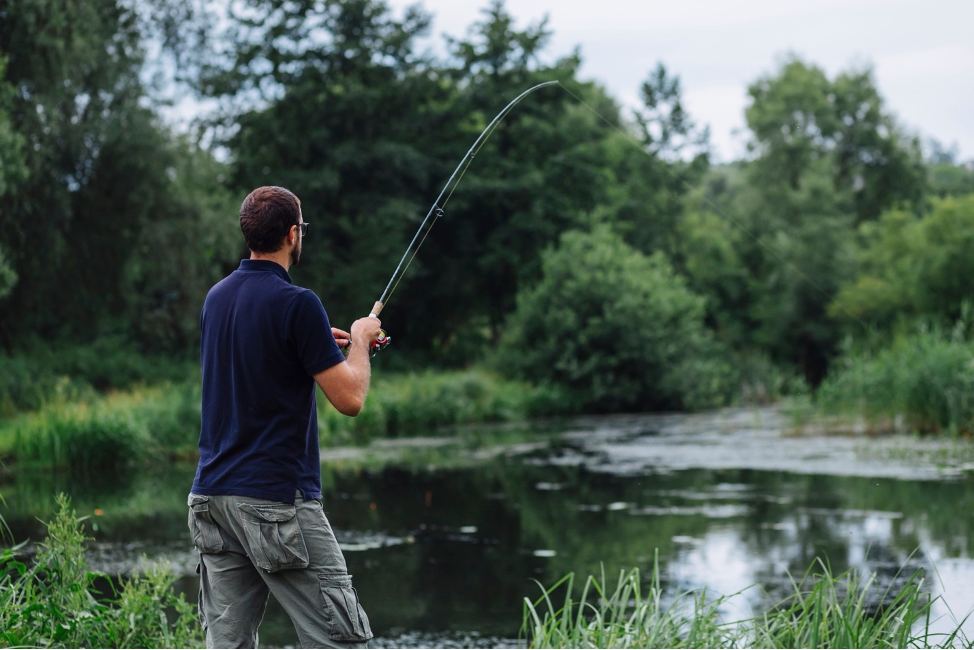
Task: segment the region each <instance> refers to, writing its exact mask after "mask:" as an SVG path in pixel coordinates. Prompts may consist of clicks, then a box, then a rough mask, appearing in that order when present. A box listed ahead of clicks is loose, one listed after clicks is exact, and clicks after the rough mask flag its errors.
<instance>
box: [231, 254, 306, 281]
mask: <svg viewBox="0 0 974 650" xmlns="http://www.w3.org/2000/svg"><path fill="white" fill-rule="evenodd" d="M239 270H240V271H270V272H271V273H276V274H277V275H279V276H280V278H281V279H282V280H284V281H285V282H287V283H288V284H294V282H292V281H291V275H290V274H289V273H288V272H287V271H285V270H284V267H283V266H281V265H280V264H278V263H277V262H272V261H270V260H240V269H239Z"/></svg>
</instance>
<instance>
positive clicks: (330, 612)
mask: <svg viewBox="0 0 974 650" xmlns="http://www.w3.org/2000/svg"><path fill="white" fill-rule="evenodd" d="M318 581H319V582H320V583H321V594H322V595H323V596H324V597H325V626H326V627H327V628H328V636H329V637H331V639H332V640H334V641H368V640H369V639H371V638H372V628H371V626H369V617H368V616H366V615H365V610H364V609H362V605H360V604H359V602H358V592H357V591H355V588H354V587H352V576H350V575H348V574H347V573H322V574H318Z"/></svg>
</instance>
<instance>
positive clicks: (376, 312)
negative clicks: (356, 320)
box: [369, 300, 382, 318]
mask: <svg viewBox="0 0 974 650" xmlns="http://www.w3.org/2000/svg"><path fill="white" fill-rule="evenodd" d="M381 311H382V301H381V300H376V301H375V304H374V305H372V313H370V314H369V316H371V317H372V318H378V317H379V313H380V312H381Z"/></svg>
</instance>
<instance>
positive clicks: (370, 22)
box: [0, 0, 974, 411]
mask: <svg viewBox="0 0 974 650" xmlns="http://www.w3.org/2000/svg"><path fill="white" fill-rule="evenodd" d="M223 7H224V5H222V4H220V3H209V2H206V0H199V1H198V2H194V3H183V2H176V1H175V0H167V1H166V2H154V3H151V4H150V3H148V2H142V1H141V0H129V1H126V0H92V1H90V2H86V3H61V2H54V1H52V0H22V1H20V2H17V3H12V4H8V5H6V6H5V8H4V9H3V11H0V66H2V67H0V70H2V75H0V78H2V83H0V343H2V345H3V347H4V348H5V349H6V352H7V354H8V355H9V356H10V357H11V358H16V357H18V355H20V356H22V355H29V354H32V352H31V351H32V350H34V351H36V350H37V349H38V348H40V347H47V346H49V345H51V342H54V341H56V342H58V345H61V346H68V347H71V346H82V345H88V344H89V343H90V342H91V341H93V340H96V341H103V340H110V341H113V342H117V345H114V347H115V348H117V349H119V350H125V351H126V354H128V353H129V352H132V353H138V354H147V355H148V354H155V355H165V356H166V357H168V358H173V357H179V356H187V357H189V358H192V356H193V355H194V354H195V346H196V345H197V319H198V314H199V309H200V306H201V304H202V300H203V297H204V296H205V293H206V291H207V290H208V289H209V287H210V286H211V285H212V284H213V283H214V282H216V281H217V280H219V279H220V278H221V277H223V276H224V275H225V274H226V273H228V272H229V271H230V270H232V269H233V268H234V267H235V266H236V264H237V260H238V259H239V258H240V257H241V256H243V255H244V254H245V252H246V251H245V250H244V246H243V242H242V239H241V237H240V236H239V232H238V228H237V223H236V218H235V216H236V212H237V207H238V205H239V202H240V201H241V200H242V198H243V197H244V196H245V195H246V193H247V192H249V191H250V189H253V188H254V187H256V186H259V185H265V184H274V185H281V186H284V187H288V188H289V189H291V190H293V191H294V192H295V193H296V194H297V195H298V196H299V197H300V198H301V200H302V206H303V211H304V217H305V220H307V221H309V222H311V223H312V226H311V232H310V234H309V237H308V238H307V239H306V241H305V245H304V252H303V256H302V263H301V265H300V267H297V268H296V269H294V271H293V275H294V277H295V280H296V282H298V283H299V284H301V285H303V286H307V287H310V288H312V289H314V290H315V291H316V292H317V293H318V295H319V296H321V298H322V300H323V302H324V304H325V306H326V308H327V309H328V311H329V314H330V316H331V317H332V320H333V322H334V323H336V324H344V323H348V322H350V321H351V320H352V319H353V318H355V317H357V316H360V315H361V314H363V313H365V312H366V311H367V310H368V308H369V307H370V306H371V304H372V302H373V301H374V300H375V299H376V298H377V297H378V296H379V294H380V293H381V291H382V289H383V287H384V286H385V283H386V281H387V279H388V277H389V275H390V274H391V272H392V270H393V269H394V268H395V265H396V263H397V262H398V260H399V257H400V256H401V255H402V252H403V250H404V249H405V248H406V245H407V244H408V242H409V240H410V238H411V237H412V235H413V233H414V232H415V230H416V228H417V226H418V225H419V222H420V220H421V219H422V217H423V216H424V215H425V214H426V211H427V210H428V209H429V206H430V203H431V202H432V200H433V199H434V198H435V197H436V195H437V194H438V192H439V189H440V187H441V186H442V184H443V182H444V181H445V179H446V178H447V177H448V176H449V174H450V172H451V171H452V170H453V168H454V166H455V165H456V164H457V162H459V159H460V156H462V154H463V152H465V151H466V150H467V148H468V147H469V146H470V144H471V143H472V142H473V140H474V139H475V138H476V137H477V135H478V134H479V133H480V132H481V130H482V129H483V128H484V127H485V126H486V125H487V123H488V122H489V121H490V119H491V118H492V117H493V115H494V114H495V113H496V112H497V111H498V110H499V109H500V108H502V107H503V106H504V105H505V104H506V103H507V102H508V101H509V100H510V99H511V98H513V97H514V96H516V95H517V94H519V93H520V92H522V91H523V90H524V89H526V88H528V87H530V86H532V85H534V84H537V83H540V82H542V81H548V80H558V81H560V82H561V83H562V85H563V86H564V88H567V89H568V90H570V91H571V93H572V94H574V95H577V96H578V97H579V98H581V99H582V100H583V102H584V104H583V103H581V102H579V101H578V100H577V99H576V98H575V97H573V96H572V94H570V93H566V92H565V91H564V90H563V89H561V88H558V87H551V88H545V89H543V90H541V91H539V92H537V93H535V94H534V95H532V96H531V97H529V98H528V99H527V100H525V101H524V102H522V103H521V104H520V105H519V106H518V107H517V109H516V110H515V111H514V112H513V113H511V114H510V115H509V117H508V118H507V119H506V120H505V121H504V122H503V123H502V124H501V125H500V126H499V128H498V129H497V131H496V132H495V133H494V135H493V136H492V137H491V138H490V140H489V141H488V142H487V144H486V146H485V147H484V148H483V149H482V150H481V152H480V153H479V154H478V156H477V157H476V160H475V161H474V163H473V164H472V165H471V166H470V168H469V171H468V172H467V174H466V176H465V177H464V179H463V183H462V184H461V185H460V187H459V189H458V190H457V192H456V194H455V195H454V196H453V197H452V200H451V201H450V203H449V205H448V206H447V210H446V213H445V215H444V216H443V217H442V218H440V219H439V221H438V222H437V224H436V227H435V228H434V229H433V230H432V231H431V234H430V235H429V239H428V240H427V242H426V243H425V244H424V247H423V249H422V252H421V254H420V255H419V256H418V257H417V258H416V259H415V261H414V262H413V264H412V266H411V267H410V269H409V273H408V274H407V275H406V277H405V279H404V280H403V282H402V285H401V286H400V287H399V288H398V289H397V292H396V293H395V295H394V298H393V300H392V301H391V303H390V304H389V306H388V309H387V310H386V311H385V312H384V313H383V321H384V324H385V325H386V327H387V329H388V330H389V331H390V332H392V333H393V335H394V338H395V341H396V342H395V346H394V347H393V348H390V350H389V351H388V352H385V353H383V355H382V356H381V357H380V363H383V364H386V365H387V367H391V368H399V369H405V368H415V367H418V366H440V367H456V366H466V365H469V364H471V363H489V364H493V365H495V366H496V367H497V368H499V369H501V370H502V371H504V372H506V373H508V374H510V375H513V376H515V377H518V378H522V379H529V380H531V381H532V382H534V383H536V384H545V383H548V384H552V385H553V386H555V387H557V388H558V389H559V390H562V391H564V395H565V396H566V403H568V404H571V405H572V406H573V407H574V408H579V409H585V410H596V411H606V410H625V409H649V408H695V407H706V406H712V405H719V404H722V403H726V402H728V401H730V400H732V399H734V397H735V396H737V395H739V394H740V392H741V387H742V385H743V386H744V388H745V391H746V392H747V393H748V394H749V395H750V396H752V397H754V398H755V399H763V398H768V399H770V398H774V397H777V396H779V395H780V394H781V393H783V392H787V391H789V390H799V389H801V388H802V387H804V386H805V385H806V384H811V385H813V386H815V385H818V383H820V382H821V381H822V380H823V378H824V377H825V376H826V375H827V373H828V371H829V368H830V363H831V362H832V360H833V359H835V358H836V356H837V355H839V354H840V353H841V352H842V350H843V348H842V345H843V341H844V340H847V339H848V337H849V336H850V335H852V336H854V337H856V338H857V339H858V340H865V339H869V340H870V341H873V342H875V341H880V345H882V344H885V343H888V342H889V341H890V340H891V339H892V338H893V337H895V335H896V332H899V331H903V330H904V328H907V329H908V328H909V327H912V326H913V325H912V324H913V323H915V322H916V320H917V319H920V320H924V321H925V322H937V323H941V324H943V325H944V326H946V327H949V326H951V324H952V323H953V322H954V321H956V319H957V318H958V316H959V315H960V313H961V305H962V303H963V302H964V300H966V299H967V297H968V293H969V290H968V289H967V288H966V286H965V282H964V279H965V278H966V277H967V276H966V275H965V274H964V271H965V270H966V265H967V264H969V263H970V262H969V261H968V260H970V259H974V256H972V255H971V253H974V204H972V201H974V199H971V198H965V197H967V196H968V195H969V194H970V193H972V192H974V171H972V170H971V169H970V167H964V166H961V165H959V164H957V161H956V160H955V159H954V156H953V155H952V154H951V152H950V151H945V150H943V148H940V149H938V150H936V151H935V152H933V155H932V156H931V155H928V156H927V157H926V158H924V155H923V152H922V150H921V146H920V140H919V137H918V136H916V135H913V134H910V133H909V132H907V131H906V130H905V129H904V128H903V127H902V126H901V125H900V124H898V123H897V122H896V121H895V120H894V119H893V117H892V114H891V112H890V111H889V109H888V108H887V107H886V106H885V105H884V103H883V100H882V97H881V96H880V93H879V91H878V89H877V87H876V84H875V79H874V77H873V75H872V73H871V71H870V70H869V69H861V68H853V69H850V70H848V71H846V72H843V73H840V74H838V75H835V76H833V77H830V76H829V75H827V74H826V73H825V72H824V71H822V70H821V69H820V68H818V67H817V66H815V65H814V64H812V63H809V62H806V61H803V60H801V59H798V58H791V59H788V60H787V61H785V62H784V63H783V64H781V65H780V66H779V67H777V68H776V69H775V70H773V71H772V72H771V73H769V74H768V75H766V76H764V77H762V78H760V79H758V80H756V81H755V82H754V83H753V84H751V86H750V87H749V89H748V92H749V95H750V98H751V102H750V104H749V106H748V108H747V111H746V119H747V125H748V128H749V131H750V153H749V155H748V157H747V159H746V160H743V161H739V162H735V163H732V164H724V165H712V164H711V163H710V159H709V158H710V157H709V150H708V141H707V130H706V129H705V128H702V127H700V126H698V125H697V124H695V123H694V121H693V119H692V117H691V116H690V115H688V114H687V112H686V111H685V109H684V107H683V104H682V99H681V87H680V82H679V78H678V77H677V76H675V75H673V74H671V73H670V72H669V71H667V70H666V69H665V67H664V66H663V65H662V64H661V65H659V66H658V67H657V68H656V69H655V70H652V71H647V76H646V81H645V82H644V83H643V85H642V87H641V89H640V90H641V93H640V96H641V106H640V107H639V108H637V109H635V110H632V109H628V108H623V107H622V106H621V105H620V104H619V102H618V101H616V100H615V99H614V98H613V97H611V96H610V95H609V94H608V93H607V92H606V90H605V89H604V88H602V87H601V86H600V85H599V84H598V83H596V82H591V81H586V80H583V79H580V78H579V68H580V65H581V58H580V56H579V55H578V54H577V53H575V54H571V55H568V56H565V57H563V58H560V59H557V60H552V59H551V58H550V57H549V56H548V55H547V53H546V49H545V48H546V46H547V44H548V42H549V40H550V37H551V32H550V31H549V30H548V28H547V26H546V25H545V23H544V22H540V23H537V24H534V25H530V26H528V27H527V28H523V29H522V28H519V27H518V26H517V25H515V23H514V21H513V19H512V17H511V15H510V14H509V13H508V12H507V10H506V9H505V7H504V6H503V5H502V4H501V3H500V2H495V3H493V4H490V5H489V6H487V7H486V8H485V9H484V11H483V14H482V17H481V20H480V21H478V22H477V23H475V24H474V25H472V26H471V27H470V29H469V31H468V32H467V33H466V34H465V35H462V36H457V37H452V38H447V39H446V41H445V43H444V46H445V50H444V52H445V53H444V54H442V55H433V54H431V53H429V51H428V50H427V49H425V48H426V47H427V46H426V45H425V44H424V41H423V40H422V39H423V38H424V37H425V36H427V35H428V33H429V29H430V25H431V16H430V15H428V14H427V13H425V12H424V11H423V10H422V9H420V8H412V9H409V10H407V11H406V12H405V13H403V14H402V15H398V14H394V13H393V12H391V11H390V10H389V9H388V8H387V7H386V5H385V4H384V3H382V2H380V1H378V0H309V1H307V2H283V1H282V0H253V1H251V2H248V3H246V4H245V5H243V4H241V5H238V4H237V3H230V4H229V9H230V10H229V12H228V13H227V15H226V16H223V17H222V18H221V19H220V20H217V19H216V18H215V17H214V12H216V11H217V10H219V9H221V8H223ZM147 71H150V72H151V71H156V72H160V71H162V72H165V73H166V75H168V76H166V75H163V76H166V78H168V79H169V81H167V82H165V83H163V84H162V85H159V84H158V83H157V82H155V81H154V80H153V78H152V75H150V74H149V73H148V72H147ZM173 71H175V73H173ZM173 88H176V89H179V92H185V93H191V94H192V95H193V96H194V97H195V98H196V99H198V100H201V101H203V102H204V103H205V105H207V106H212V107H213V108H212V110H210V111H209V112H208V113H207V114H206V115H205V116H204V117H203V118H201V119H199V120H198V121H197V122H195V123H194V125H193V128H192V129H191V130H190V133H189V134H184V133H176V132H174V131H173V130H172V129H170V128H169V127H167V126H166V125H165V124H164V122H163V121H162V120H161V119H160V114H161V113H160V111H161V104H162V100H161V98H162V97H163V96H165V95H166V92H171V90H172V89H173ZM954 197H956V198H954ZM884 342H885V343H884ZM7 363H8V365H9V364H10V363H12V362H7ZM10 367H13V366H12V365H11V366H10ZM0 383H2V382H0ZM108 383H109V384H110V383H111V377H108ZM0 388H2V386H0Z"/></svg>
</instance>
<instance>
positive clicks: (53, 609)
mask: <svg viewBox="0 0 974 650" xmlns="http://www.w3.org/2000/svg"><path fill="white" fill-rule="evenodd" d="M57 505H58V510H57V512H56V513H55V515H54V516H53V518H52V519H51V521H50V522H48V523H47V538H46V539H45V540H44V542H42V543H41V544H40V545H39V546H38V552H37V554H36V555H33V556H30V555H29V554H27V553H25V549H24V548H23V546H16V547H14V548H12V549H7V550H5V551H4V552H3V553H2V554H0V641H2V642H3V644H4V645H8V646H43V647H80V646H82V645H92V646H97V647H154V648H187V647H201V646H202V642H203V639H202V629H201V628H200V626H199V625H198V622H197V620H196V612H195V607H194V605H193V604H191V603H189V602H187V600H186V599H185V597H184V596H183V595H181V594H177V593H176V592H175V591H174V590H173V584H174V582H175V576H174V575H173V572H172V570H171V569H170V568H169V567H168V566H167V565H153V566H149V567H148V568H147V569H146V570H145V571H144V572H142V573H136V574H133V575H130V576H108V575H105V574H101V573H95V572H92V571H91V570H90V568H89V567H88V564H87V561H86V559H85V548H86V545H87V544H88V543H89V542H90V541H91V537H90V536H89V535H88V533H87V532H86V530H85V519H86V517H78V515H77V514H76V513H75V511H74V510H73V509H72V508H71V504H70V500H69V499H68V498H67V497H65V496H64V495H63V494H62V495H60V496H59V497H58V498H57ZM660 576H661V571H660V567H659V561H658V556H657V559H656V560H654V562H653V567H652V572H651V575H650V577H649V580H648V581H644V580H643V578H642V576H641V575H640V572H639V571H638V570H637V569H633V570H629V571H621V572H620V574H619V576H618V578H617V580H616V582H615V584H614V586H613V583H612V582H611V581H609V580H608V579H607V578H606V575H605V574H604V572H603V574H602V575H601V576H600V577H596V576H589V577H588V578H587V579H585V581H584V584H583V586H582V589H581V593H578V591H577V590H576V588H575V575H574V574H568V575H566V576H565V577H564V578H562V579H561V580H559V581H557V582H556V583H555V584H554V585H553V586H551V587H550V588H545V587H544V586H543V585H541V583H537V584H538V586H539V587H541V590H542V595H541V597H540V598H535V599H532V598H530V597H525V598H524V602H523V607H524V609H523V619H522V625H521V629H520V633H519V637H520V641H521V642H523V643H525V644H526V646H527V647H529V648H609V647H611V648H642V647H670V648H714V647H728V648H731V647H776V648H806V647H813V648H815V647H844V648H880V647H899V648H904V647H955V646H956V645H957V644H963V645H964V646H965V647H966V646H967V645H968V644H969V641H968V639H967V638H966V636H965V635H964V634H963V632H962V630H961V625H962V623H963V621H961V622H957V621H952V622H951V623H950V624H949V625H948V626H947V627H946V629H944V630H942V631H937V630H935V629H934V628H933V627H932V626H933V625H934V624H936V623H938V621H936V620H933V619H932V616H931V614H932V610H931V608H932V606H933V604H934V602H935V601H936V599H935V598H934V597H933V596H932V594H931V593H930V592H929V591H928V590H926V589H925V588H924V586H925V584H926V582H927V581H926V577H925V575H924V574H923V572H922V571H917V572H915V573H913V574H911V575H909V576H906V575H903V576H897V579H896V580H893V582H892V583H891V586H888V587H885V588H884V587H883V586H882V585H881V584H879V582H877V581H876V578H875V576H870V575H865V576H864V575H862V574H860V573H859V572H857V571H855V570H850V571H848V572H845V573H842V574H840V575H835V574H834V573H833V572H832V571H831V569H830V567H829V565H828V564H827V563H826V562H824V561H822V560H816V561H815V562H814V563H813V565H812V567H811V568H810V569H809V570H808V571H807V572H806V574H805V575H804V576H803V577H802V578H801V579H798V580H795V579H794V578H793V579H792V580H791V585H792V588H791V592H790V593H789V595H787V596H786V597H784V598H783V599H781V600H780V601H778V602H777V603H776V604H774V605H773V606H771V607H770V608H768V610H767V611H764V612H756V613H754V615H753V616H751V617H750V618H746V619H744V620H734V621H728V620H725V616H724V614H723V610H722V608H723V607H724V605H725V604H726V603H727V602H728V600H729V599H730V598H733V597H734V596H735V595H736V594H733V595H730V596H727V595H720V596H711V595H710V594H708V593H707V592H706V591H705V590H692V591H678V592H677V593H675V594H673V593H670V591H669V590H667V589H666V588H664V587H663V586H662V585H661V580H660ZM892 585H896V588H895V589H893V587H892ZM751 588H760V586H759V585H754V586H753V587H751Z"/></svg>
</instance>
